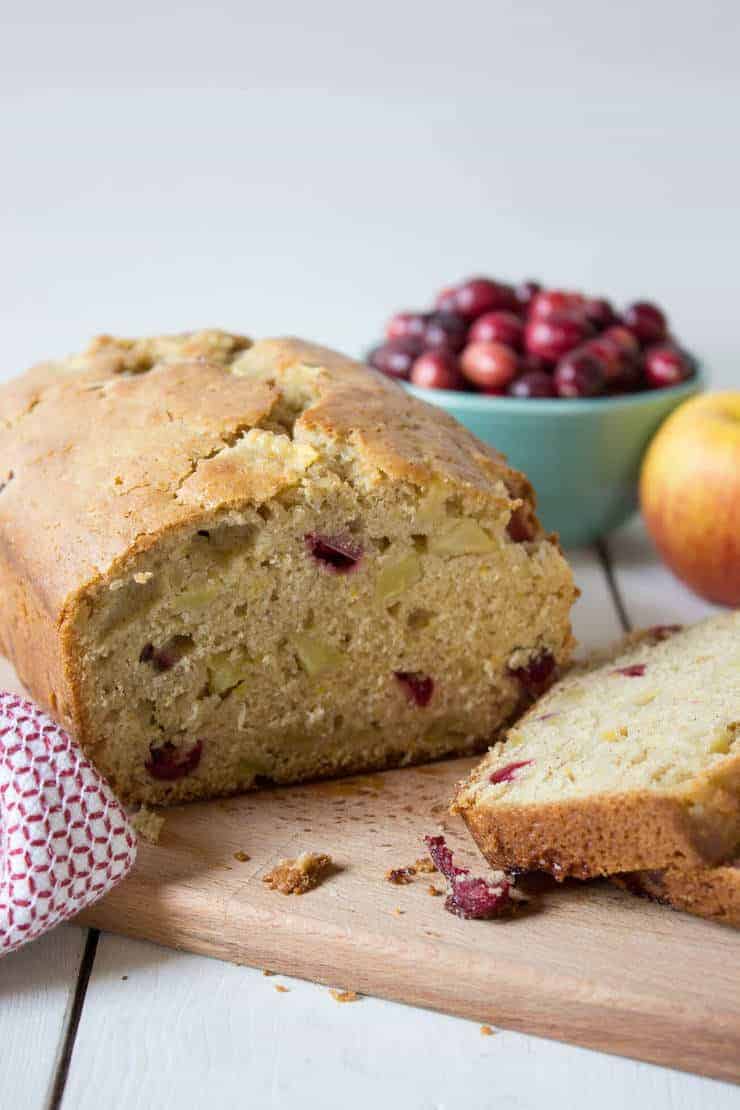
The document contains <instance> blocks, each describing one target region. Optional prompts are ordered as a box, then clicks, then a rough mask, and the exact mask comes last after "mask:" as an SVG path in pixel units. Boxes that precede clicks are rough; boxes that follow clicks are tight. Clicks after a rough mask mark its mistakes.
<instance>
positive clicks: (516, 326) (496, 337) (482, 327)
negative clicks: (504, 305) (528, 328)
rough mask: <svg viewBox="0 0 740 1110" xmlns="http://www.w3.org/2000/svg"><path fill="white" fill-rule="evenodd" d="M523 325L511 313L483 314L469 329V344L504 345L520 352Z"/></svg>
mask: <svg viewBox="0 0 740 1110" xmlns="http://www.w3.org/2000/svg"><path fill="white" fill-rule="evenodd" d="M523 339H524V324H523V323H522V322H521V320H520V319H519V317H518V316H517V315H516V314H515V313H513V312H503V311H499V312H484V313H483V315H482V316H479V317H478V319H477V320H476V321H475V323H474V324H473V326H472V327H471V329H470V335H469V336H468V342H469V343H478V342H482V343H504V344H505V345H506V346H507V347H513V348H514V350H517V351H518V350H521V346H522V341H523Z"/></svg>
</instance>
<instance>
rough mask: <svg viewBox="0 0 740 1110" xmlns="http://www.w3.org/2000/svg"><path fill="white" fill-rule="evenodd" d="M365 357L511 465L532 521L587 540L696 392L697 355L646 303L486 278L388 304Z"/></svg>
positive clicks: (627, 495) (631, 504) (573, 540)
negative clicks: (407, 305)
mask: <svg viewBox="0 0 740 1110" xmlns="http://www.w3.org/2000/svg"><path fill="white" fill-rule="evenodd" d="M367 361H368V362H369V363H370V365H371V366H373V367H375V369H376V370H379V371H380V372H381V373H383V374H386V375H388V376H389V377H391V378H395V379H397V380H398V381H399V382H401V383H402V384H403V386H404V387H405V388H406V389H408V390H409V391H410V392H411V393H413V394H414V395H415V396H417V397H419V398H421V399H422V400H425V401H429V402H431V403H432V404H434V405H438V406H440V407H441V408H444V409H446V410H447V412H449V413H450V414H451V415H453V416H454V417H456V418H457V419H458V420H459V421H460V422H461V423H463V424H465V425H466V426H467V427H468V428H470V430H471V431H472V432H474V433H475V434H476V435H477V436H479V438H481V439H483V440H485V441H486V442H487V443H490V444H492V445H493V446H494V447H496V448H497V449H498V450H499V451H502V452H503V453H504V454H505V455H506V456H507V457H508V459H509V461H510V462H511V464H512V465H513V466H515V467H517V468H519V469H520V470H523V471H524V472H525V473H526V474H527V475H528V477H529V478H530V480H531V482H532V484H533V485H534V488H535V490H536V491H537V496H538V503H539V510H540V516H541V518H542V521H543V524H544V525H545V527H546V528H549V529H551V530H553V531H557V532H559V533H560V537H561V539H562V541H563V543H565V544H570V545H573V544H584V543H592V542H593V541H594V540H597V539H599V538H600V537H601V536H603V535H605V534H606V533H607V532H609V531H611V530H612V529H613V528H616V527H617V526H618V525H620V524H622V523H623V522H624V521H625V520H627V518H628V517H629V516H630V515H631V514H632V512H633V511H634V510H635V508H636V507H637V478H638V474H639V469H640V462H641V459H642V456H643V454H644V452H645V449H646V448H647V445H648V443H649V442H650V440H651V438H652V436H653V435H654V434H655V432H656V431H657V429H658V427H659V426H660V424H661V423H662V421H663V420H664V419H665V418H666V417H667V416H668V414H669V413H670V412H671V411H672V410H673V409H674V408H675V407H676V406H677V405H679V404H681V402H682V401H684V400H685V399H686V398H687V397H689V396H691V395H692V394H694V393H697V392H698V391H699V390H700V389H702V388H703V384H704V383H703V378H702V374H701V368H700V366H699V364H698V362H697V359H696V358H695V357H694V356H693V355H692V354H690V353H689V351H687V350H686V348H685V347H683V346H682V345H681V344H680V343H679V342H678V341H677V340H676V338H675V337H674V336H673V335H672V334H671V332H670V330H669V324H668V320H667V318H666V315H665V313H664V312H663V310H662V309H661V308H659V307H658V306H657V305H655V304H653V303H651V302H649V301H635V302H634V303H632V304H630V305H628V306H627V308H625V309H624V310H623V311H618V310H617V309H616V308H615V307H614V306H613V305H612V303H611V302H610V301H608V300H606V299H605V298H603V297H590V296H588V295H586V294H584V293H574V292H569V291H564V290H561V289H549V288H543V287H542V286H541V285H539V284H538V283H537V282H534V281H525V282H523V283H522V284H520V285H517V286H514V285H510V284H508V283H506V282H502V281H495V280H493V279H492V278H487V277H474V278H468V279H467V280H466V281H463V282H461V283H460V284H459V285H456V286H452V287H450V288H447V289H443V290H442V292H441V293H440V294H439V295H438V297H437V298H436V301H435V303H434V306H433V308H431V309H430V310H428V311H423V312H398V313H396V314H395V315H394V316H392V317H391V318H390V320H389V321H388V323H387V325H386V329H385V339H384V341H383V342H382V343H380V344H378V345H377V346H375V347H374V348H373V349H372V350H371V351H370V353H369V355H368V358H367Z"/></svg>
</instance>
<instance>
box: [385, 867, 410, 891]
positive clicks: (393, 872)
mask: <svg viewBox="0 0 740 1110" xmlns="http://www.w3.org/2000/svg"><path fill="white" fill-rule="evenodd" d="M415 874H416V868H414V867H391V869H390V870H389V871H386V873H385V877H386V880H387V881H388V882H389V883H393V884H394V886H408V884H409V883H412V882H413V881H414V878H413V877H414V875H415Z"/></svg>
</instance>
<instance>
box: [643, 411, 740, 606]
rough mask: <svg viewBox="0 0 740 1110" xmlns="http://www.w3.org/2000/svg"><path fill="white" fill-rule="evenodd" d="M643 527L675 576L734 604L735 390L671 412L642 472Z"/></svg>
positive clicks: (738, 462)
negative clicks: (644, 526)
mask: <svg viewBox="0 0 740 1110" xmlns="http://www.w3.org/2000/svg"><path fill="white" fill-rule="evenodd" d="M640 503H641V506H642V512H643V516H644V518H645V523H646V525H647V529H648V532H649V533H650V535H651V536H652V538H653V540H654V542H655V545H656V547H657V548H658V551H659V552H660V554H661V555H662V557H663V559H664V560H665V562H666V563H667V564H668V566H669V567H670V568H671V570H672V571H673V573H674V574H675V575H677V577H678V578H680V579H682V580H683V581H684V582H685V583H686V584H687V585H688V586H690V587H691V589H692V590H694V591H695V593H697V594H699V595H700V596H701V597H703V598H706V599H707V600H708V601H713V602H716V603H717V604H720V605H730V606H740V392H726V393H708V394H705V395H704V396H702V397H695V398H693V399H692V400H690V401H687V402H686V403H685V404H683V405H681V407H680V408H678V409H676V411H675V412H674V413H673V414H672V415H671V416H669V418H668V419H667V420H666V422H665V424H663V425H662V427H661V428H660V431H659V432H658V434H657V435H656V437H655V439H654V440H653V441H652V443H651V444H650V447H649V449H648V452H647V454H646V456H645V460H644V462H643V465H642V473H641V475H640Z"/></svg>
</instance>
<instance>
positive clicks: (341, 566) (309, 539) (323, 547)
mask: <svg viewBox="0 0 740 1110" xmlns="http://www.w3.org/2000/svg"><path fill="white" fill-rule="evenodd" d="M303 539H304V542H305V544H306V550H307V551H308V553H309V554H310V555H313V557H314V559H316V560H317V561H318V562H319V563H323V564H324V565H325V567H326V568H327V570H330V571H333V572H334V573H335V574H347V573H348V572H349V571H351V570H353V568H354V567H356V566H357V564H358V563H359V561H360V559H361V558H362V548H361V547H360V545H359V544H357V543H355V542H354V540H352V539H350V538H349V536H322V535H320V534H319V533H318V532H307V533H306V535H305V536H304V537H303Z"/></svg>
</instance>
